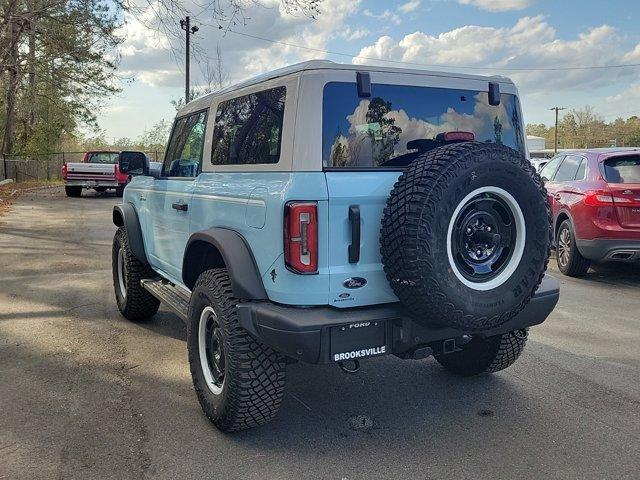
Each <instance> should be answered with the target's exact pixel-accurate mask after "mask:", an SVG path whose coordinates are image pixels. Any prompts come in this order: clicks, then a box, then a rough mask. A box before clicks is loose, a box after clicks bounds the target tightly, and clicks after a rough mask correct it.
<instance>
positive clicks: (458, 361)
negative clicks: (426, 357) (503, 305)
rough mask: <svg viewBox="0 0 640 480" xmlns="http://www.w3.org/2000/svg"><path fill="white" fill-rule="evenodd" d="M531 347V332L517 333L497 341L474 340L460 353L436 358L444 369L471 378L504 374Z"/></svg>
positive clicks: (499, 338)
mask: <svg viewBox="0 0 640 480" xmlns="http://www.w3.org/2000/svg"><path fill="white" fill-rule="evenodd" d="M526 343H527V331H526V330H516V331H515V332H509V333H505V334H502V335H496V336H494V337H487V338H482V337H479V336H474V337H473V338H472V339H471V341H470V342H469V343H467V344H466V345H463V346H462V347H461V350H460V351H457V352H454V353H448V354H443V355H436V357H435V358H436V360H437V361H438V363H440V365H442V366H443V367H444V368H446V369H447V370H449V371H450V372H453V373H455V374H457V375H462V376H465V377H470V376H473V375H479V374H481V373H494V372H499V371H500V370H504V369H505V368H507V367H509V366H511V365H512V364H513V362H515V361H516V360H517V359H518V357H519V356H520V354H521V353H522V350H524V346H525V344H526Z"/></svg>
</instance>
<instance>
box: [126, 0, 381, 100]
mask: <svg viewBox="0 0 640 480" xmlns="http://www.w3.org/2000/svg"><path fill="white" fill-rule="evenodd" d="M359 4H360V0H352V1H349V2H344V1H342V0H324V1H323V2H322V3H321V5H320V8H321V14H320V15H319V16H318V18H317V20H314V21H311V20H310V19H309V18H308V17H306V16H304V15H301V14H299V13H298V14H296V13H291V12H288V11H287V10H286V9H285V8H284V6H283V4H282V2H281V1H280V0H261V2H259V3H258V2H255V3H254V2H245V10H244V16H245V18H246V19H247V27H246V28H245V27H244V26H234V27H232V29H233V30H237V31H238V32H240V33H244V32H246V33H249V34H252V35H256V36H260V37H265V38H270V39H273V40H277V41H279V42H284V43H290V44H292V45H300V46H303V47H308V48H309V49H310V50H304V49H301V48H296V47H293V46H287V45H282V44H277V43H269V42H265V41H262V40H259V39H254V38H249V37H246V36H242V35H237V34H234V33H233V32H227V33H226V34H224V31H221V30H219V29H218V28H216V25H210V24H208V23H209V22H207V21H206V20H205V19H204V18H203V20H202V21H200V22H198V21H194V22H193V23H195V24H198V26H199V28H200V30H199V31H198V32H197V34H196V35H194V36H193V40H192V42H193V44H192V45H193V47H192V66H191V78H192V83H194V84H197V83H198V82H199V81H200V79H201V74H200V69H199V66H198V63H199V59H201V58H203V57H204V56H210V57H213V56H214V54H213V52H215V47H216V44H218V43H219V44H220V46H221V49H222V55H223V59H224V66H225V68H226V69H227V70H228V71H229V73H230V79H231V81H238V80H241V79H244V78H247V77H249V76H253V75H256V74H258V73H263V72H265V71H269V70H273V69H275V68H278V67H282V66H285V65H288V64H291V63H296V62H299V61H303V60H307V59H310V58H323V57H325V56H326V55H325V54H324V53H323V52H321V51H317V50H324V49H326V46H327V43H328V42H329V41H331V40H332V39H336V38H342V39H345V40H357V39H360V38H364V37H365V36H367V35H368V34H369V31H368V30H366V29H364V28H362V27H356V26H353V27H352V26H349V25H346V21H347V19H348V17H349V16H350V15H351V14H353V13H355V12H356V11H357V10H358V8H359ZM184 8H187V9H188V8H189V5H188V4H185V5H184ZM195 10H197V9H195ZM125 20H126V22H125V24H124V25H123V26H122V27H121V28H120V29H119V30H118V35H120V36H121V38H122V39H123V40H124V41H123V43H122V45H120V47H119V49H118V53H119V55H120V59H121V65H120V68H121V70H124V71H127V72H129V73H130V74H131V75H132V76H133V77H134V78H136V79H137V80H138V81H139V82H141V83H144V84H145V85H150V86H151V85H153V86H176V87H177V86H181V85H182V81H183V80H182V76H183V73H182V72H183V70H184V67H183V65H182V58H183V55H184V53H183V52H182V51H181V50H180V49H182V48H183V47H182V37H175V38H174V37H173V36H171V37H167V36H166V35H164V34H162V33H157V32H156V31H154V30H152V29H149V28H147V26H148V25H151V26H153V25H157V24H158V18H157V16H156V10H154V8H152V7H149V8H147V10H145V11H144V12H143V14H142V16H141V17H139V19H136V18H134V17H133V16H130V15H127V16H126V18H125ZM172 46H173V47H174V48H173V49H172ZM314 49H315V50H314Z"/></svg>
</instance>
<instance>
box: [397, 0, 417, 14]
mask: <svg viewBox="0 0 640 480" xmlns="http://www.w3.org/2000/svg"><path fill="white" fill-rule="evenodd" d="M421 3H422V2H421V0H410V1H409V2H407V3H403V4H402V5H400V6H399V7H398V10H399V11H401V12H402V13H410V12H413V11H415V10H416V9H417V8H418V7H419V6H420V4H421Z"/></svg>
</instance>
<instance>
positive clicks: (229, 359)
mask: <svg viewBox="0 0 640 480" xmlns="http://www.w3.org/2000/svg"><path fill="white" fill-rule="evenodd" d="M237 303H238V301H237V300H236V299H235V298H234V297H233V294H232V292H231V282H230V280H229V275H228V273H227V270H226V269H224V268H220V269H213V270H207V271H205V272H203V273H202V274H201V275H200V277H198V280H197V282H196V284H195V286H194V288H193V291H192V294H191V302H190V304H189V313H188V323H187V348H188V350H189V365H190V368H191V378H192V379H193V385H194V388H195V390H196V394H197V396H198V401H199V402H200V405H201V407H202V410H203V411H204V413H205V415H206V416H207V418H208V419H209V420H210V421H211V422H212V423H213V424H214V425H215V426H216V427H218V428H219V429H220V430H222V431H224V432H233V431H238V430H244V429H247V428H251V427H256V426H258V425H262V424H264V423H267V422H269V421H270V420H271V419H273V417H275V415H276V413H277V412H278V409H279V407H280V403H281V402H282V397H283V395H284V381H285V363H286V362H285V358H284V357H283V356H282V355H280V354H279V353H277V352H276V351H274V350H273V349H271V348H269V347H267V346H266V345H263V344H261V343H259V342H258V341H256V340H255V339H254V338H253V337H251V336H250V335H249V334H248V333H247V331H245V330H244V329H243V328H242V327H241V326H240V324H239V323H238V313H237V310H236V305H237Z"/></svg>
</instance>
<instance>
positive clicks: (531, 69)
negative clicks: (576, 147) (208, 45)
mask: <svg viewBox="0 0 640 480" xmlns="http://www.w3.org/2000/svg"><path fill="white" fill-rule="evenodd" d="M226 32H230V33H233V34H235V35H240V36H243V37H248V38H253V39H255V40H262V41H263V42H269V43H275V44H278V45H284V46H286V47H293V48H299V49H302V50H308V51H312V52H318V53H325V54H327V55H337V56H341V57H349V58H361V59H363V60H371V61H376V62H385V63H393V64H400V65H412V66H419V67H429V68H451V69H456V68H458V69H463V70H480V71H482V70H485V71H486V70H492V71H502V72H504V71H514V72H518V71H523V72H538V71H539V72H555V71H572V70H606V69H609V68H628V67H631V68H633V67H640V63H627V64H616V65H588V66H581V67H472V66H468V65H446V64H428V63H420V62H405V61H402V60H388V59H383V58H375V57H367V56H364V55H354V54H352V53H345V52H336V51H332V50H324V49H322V48H314V47H307V46H305V45H297V44H295V43H290V42H283V41H281V40H273V39H271V38H266V37H261V36H259V35H252V34H250V33H243V32H238V31H236V30H232V29H227V30H226Z"/></svg>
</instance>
